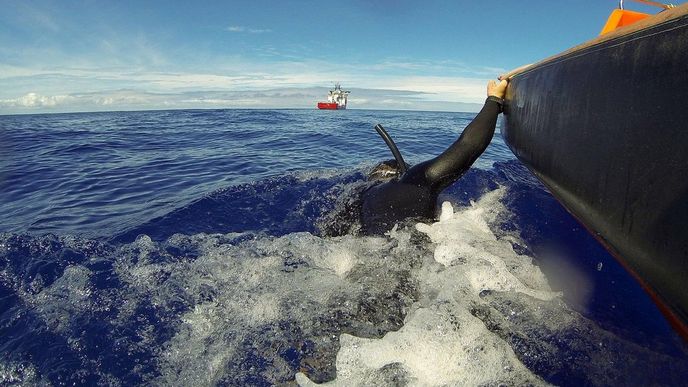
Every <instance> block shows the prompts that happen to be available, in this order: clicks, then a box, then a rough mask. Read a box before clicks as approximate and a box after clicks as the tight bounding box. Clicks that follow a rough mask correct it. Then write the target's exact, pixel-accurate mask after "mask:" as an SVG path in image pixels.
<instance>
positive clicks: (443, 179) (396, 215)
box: [360, 77, 508, 235]
mask: <svg viewBox="0 0 688 387" xmlns="http://www.w3.org/2000/svg"><path fill="white" fill-rule="evenodd" d="M499 79H500V81H499V82H497V81H494V80H491V81H489V82H488V84H487V100H486V101H485V105H484V106H483V108H482V110H480V113H478V115H477V116H476V117H475V119H473V121H472V122H471V123H470V124H469V125H468V126H467V127H466V129H464V131H463V132H462V133H461V136H459V138H458V139H457V140H456V141H455V142H454V143H453V144H452V145H451V146H449V148H447V149H446V150H445V151H444V152H442V153H441V154H440V155H439V156H437V157H435V158H433V159H431V160H427V161H424V162H422V163H420V164H417V165H414V166H413V167H410V168H409V167H408V165H407V164H406V163H405V162H404V160H403V158H402V157H401V154H400V153H399V151H398V149H397V148H396V145H394V142H393V141H392V139H391V138H390V137H389V135H387V133H386V132H385V130H384V128H382V126H381V125H377V126H376V127H375V129H376V130H377V131H378V133H379V134H380V135H381V136H382V138H383V139H384V140H385V142H386V143H387V145H388V146H389V147H390V149H391V151H392V153H393V155H394V157H395V159H394V160H389V161H385V162H382V163H380V164H378V166H376V167H375V168H374V169H373V171H372V172H371V174H370V175H369V180H371V181H372V182H374V183H373V184H372V185H370V186H368V187H367V188H366V189H365V190H364V191H363V192H362V193H361V197H360V200H361V203H360V222H361V232H362V233H364V234H368V235H371V234H373V235H374V234H382V233H385V232H387V231H389V230H390V229H391V228H392V227H393V226H394V225H395V224H396V223H397V222H399V221H402V220H404V219H407V218H424V219H433V218H434V217H435V204H436V201H437V197H438V195H439V194H440V193H441V192H442V191H443V190H444V189H445V188H447V187H449V186H450V185H451V184H452V183H454V182H455V181H456V180H458V179H459V178H460V177H461V176H462V175H463V174H464V173H465V172H466V171H467V170H468V169H469V168H470V166H471V165H473V163H474V162H475V160H476V159H477V158H478V157H479V156H480V155H481V154H482V153H483V152H484V151H485V149H486V148H487V146H488V144H489V143H490V141H491V140H492V136H493V135H494V131H495V126H496V125H497V116H498V115H499V113H501V112H502V110H503V104H504V95H505V93H506V88H507V85H508V81H507V80H506V79H503V78H502V77H500V78H499Z"/></svg>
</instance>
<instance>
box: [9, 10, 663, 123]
mask: <svg viewBox="0 0 688 387" xmlns="http://www.w3.org/2000/svg"><path fill="white" fill-rule="evenodd" d="M617 6H618V2H617V1H612V0H575V1H551V0H548V1H545V0H521V1H516V0H503V1H492V0H474V1H463V0H454V1H439V0H437V1H434V0H424V1H420V0H416V1H407V0H397V1H392V0H349V1H345V0H340V1H322V0H321V1H305V0H304V1H290V0H283V1H263V0H251V1H243V0H241V1H240V0H227V1H199V2H192V1H176V2H175V1H126V0H120V1H83V0H82V1H79V0H74V1H68V0H63V1H7V0H0V9H2V12H0V114H17V113H51V112H76V111H112V110H149V109H179V108H199V109H207V108H315V105H316V103H317V101H318V100H323V99H325V98H326V95H327V90H328V89H331V88H332V86H333V84H334V83H335V82H341V84H342V86H343V88H344V89H346V90H350V91H351V94H350V97H349V108H353V109H356V108H359V109H394V110H444V111H476V109H478V108H479V107H480V105H479V104H481V103H482V101H483V100H484V98H485V85H486V83H487V81H488V80H489V79H492V78H495V77H497V76H498V75H499V74H500V73H502V72H506V71H508V70H510V69H513V68H516V67H519V66H522V65H524V64H528V63H533V62H536V61H539V60H541V59H544V58H546V57H548V56H551V55H554V54H557V53H559V52H561V51H564V50H566V49H568V48H570V47H573V46H575V45H577V44H579V43H582V42H584V41H586V40H589V39H592V38H594V37H596V36H597V34H598V33H599V31H600V30H601V28H602V26H603V25H604V23H605V21H606V19H607V17H608V15H609V13H610V12H611V11H612V10H613V9H614V8H616V7H617ZM626 8H630V9H634V10H638V11H649V12H652V13H656V10H655V9H652V8H648V7H647V6H643V5H633V3H631V2H630V1H626Z"/></svg>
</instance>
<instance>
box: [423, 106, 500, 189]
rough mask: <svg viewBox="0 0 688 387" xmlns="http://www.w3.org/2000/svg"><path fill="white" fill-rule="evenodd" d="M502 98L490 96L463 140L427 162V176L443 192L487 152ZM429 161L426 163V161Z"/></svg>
mask: <svg viewBox="0 0 688 387" xmlns="http://www.w3.org/2000/svg"><path fill="white" fill-rule="evenodd" d="M498 100H499V99H497V98H494V97H490V98H488V99H487V101H485V105H484V106H483V108H482V110H480V113H478V115H477V116H476V117H475V119H474V120H473V122H471V123H470V124H469V125H468V126H467V127H466V129H464V131H463V133H461V136H459V139H458V140H456V141H455V142H454V143H453V144H452V145H451V146H450V147H449V148H448V149H447V150H445V151H444V152H442V154H440V155H439V156H437V157H435V158H434V159H432V160H429V161H428V162H426V163H427V164H426V169H425V178H426V181H427V182H428V183H429V184H430V185H431V186H432V188H433V190H436V192H439V191H441V190H443V189H445V188H446V187H448V186H449V185H450V184H452V183H453V182H454V181H456V179H458V178H459V177H461V175H463V174H464V173H465V172H466V171H467V170H468V168H470V167H471V165H473V163H474V162H475V160H476V159H477V158H478V157H479V156H480V155H481V154H482V153H483V152H484V151H485V149H486V148H487V146H488V145H489V144H490V141H491V140H492V136H493V135H494V131H495V126H496V125H497V116H498V115H499V113H500V112H501V110H502V105H501V103H499V102H497V101H498ZM424 164H425V163H424Z"/></svg>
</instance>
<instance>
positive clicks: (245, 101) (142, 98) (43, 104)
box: [0, 87, 481, 114]
mask: <svg viewBox="0 0 688 387" xmlns="http://www.w3.org/2000/svg"><path fill="white" fill-rule="evenodd" d="M327 90H328V89H327V88H324V87H310V88H278V89H269V90H238V91H183V92H175V93H151V92H146V91H141V90H112V91H103V92H93V93H74V94H69V95H55V96H48V95H39V94H37V93H28V94H26V95H24V96H22V97H18V98H14V99H0V113H3V114H15V113H38V112H73V111H108V110H110V111H111V110H150V109H204V108H206V109H207V108H213V109H214V108H310V109H314V108H315V105H316V103H317V101H319V100H322V99H323V98H325V96H326V95H327ZM351 91H352V94H351V95H352V98H351V99H350V103H349V107H350V108H358V109H393V110H399V109H411V110H413V109H417V110H444V111H477V110H478V109H479V108H480V106H481V105H479V104H465V103H457V102H451V101H441V100H435V101H433V100H431V99H426V97H427V96H428V95H427V94H426V93H422V92H417V91H413V90H383V89H355V88H354V89H351Z"/></svg>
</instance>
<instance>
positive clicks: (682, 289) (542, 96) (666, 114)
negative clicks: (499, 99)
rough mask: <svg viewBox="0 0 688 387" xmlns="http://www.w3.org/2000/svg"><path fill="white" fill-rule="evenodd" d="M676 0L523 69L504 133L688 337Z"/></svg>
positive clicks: (683, 72) (686, 130)
mask: <svg viewBox="0 0 688 387" xmlns="http://www.w3.org/2000/svg"><path fill="white" fill-rule="evenodd" d="M680 8H682V10H678V11H675V12H676V15H678V16H677V17H675V18H673V19H670V20H662V21H661V22H659V23H657V24H655V25H649V26H648V27H646V28H643V29H640V30H636V31H631V32H629V33H626V34H616V36H614V37H613V38H610V39H606V40H602V41H599V42H594V44H589V45H585V46H583V47H582V48H580V49H574V50H570V51H568V52H567V53H564V54H563V55H560V56H558V57H554V58H553V59H551V60H546V61H543V62H541V63H539V64H536V65H534V66H531V67H530V68H528V69H526V70H524V71H523V72H521V73H519V74H517V75H515V76H514V77H513V78H512V79H511V82H510V85H509V88H508V90H507V96H506V103H505V125H504V127H503V130H502V134H503V137H504V140H505V142H506V143H507V144H508V146H509V147H510V148H511V150H512V151H513V152H514V154H515V155H516V156H517V157H518V158H519V159H520V160H521V161H522V162H523V163H524V164H525V165H526V166H528V168H529V169H530V170H531V171H532V172H533V173H534V174H535V175H536V176H537V177H538V178H539V179H540V180H541V181H542V182H543V183H544V184H545V185H546V186H547V187H548V188H549V189H550V191H551V192H552V194H553V195H554V196H555V197H556V198H557V199H558V200H559V201H560V202H561V203H562V204H563V205H564V206H565V207H566V208H567V209H568V210H569V211H570V212H571V213H572V214H573V215H574V216H575V217H576V218H577V219H578V220H579V221H580V222H581V223H583V224H584V225H585V226H586V228H587V229H588V230H589V231H590V232H591V233H593V235H595V236H596V237H597V238H598V239H599V240H600V241H601V242H602V243H603V244H604V245H605V246H606V247H607V249H608V250H609V251H610V252H611V253H612V254H613V255H614V256H615V257H617V259H618V260H620V261H621V263H622V264H624V266H625V267H626V268H627V269H628V270H629V271H631V273H633V274H634V275H635V276H636V278H638V279H639V281H640V282H641V284H642V285H643V286H644V288H645V289H646V290H647V291H648V292H649V293H650V295H651V296H652V297H653V299H654V300H655V301H656V302H657V304H658V305H659V306H660V309H661V310H662V311H663V312H664V314H665V316H667V317H668V319H669V321H670V322H671V323H672V324H673V326H674V327H675V328H677V330H678V331H679V333H681V334H682V335H683V337H684V338H688V328H687V327H688V157H687V156H688V87H686V85H688V15H686V14H688V12H686V11H687V10H688V8H686V7H684V6H682V7H680ZM598 40H599V39H598Z"/></svg>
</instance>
